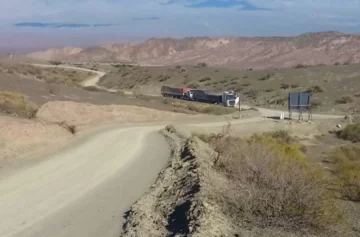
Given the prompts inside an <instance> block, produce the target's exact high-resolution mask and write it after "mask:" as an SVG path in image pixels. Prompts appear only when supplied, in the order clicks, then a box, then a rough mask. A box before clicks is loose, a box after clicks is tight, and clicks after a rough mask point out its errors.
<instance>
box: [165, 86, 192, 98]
mask: <svg viewBox="0 0 360 237" xmlns="http://www.w3.org/2000/svg"><path fill="white" fill-rule="evenodd" d="M189 90H190V88H175V87H170V86H162V87H161V95H162V96H166V97H173V98H182V99H184V98H185V96H186V93H187V92H188V91H189Z"/></svg>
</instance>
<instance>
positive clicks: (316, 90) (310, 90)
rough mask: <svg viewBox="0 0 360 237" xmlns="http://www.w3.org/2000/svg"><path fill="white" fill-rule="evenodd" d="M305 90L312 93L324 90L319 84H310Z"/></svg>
mask: <svg viewBox="0 0 360 237" xmlns="http://www.w3.org/2000/svg"><path fill="white" fill-rule="evenodd" d="M307 92H311V93H313V94H316V93H321V92H324V90H323V89H322V88H321V87H320V86H312V87H310V88H309V89H308V90H307Z"/></svg>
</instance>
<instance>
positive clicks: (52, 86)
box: [46, 83, 57, 95]
mask: <svg viewBox="0 0 360 237" xmlns="http://www.w3.org/2000/svg"><path fill="white" fill-rule="evenodd" d="M46 88H47V90H48V91H49V93H50V94H51V95H55V94H56V92H57V90H56V85H55V84H54V83H47V85H46Z"/></svg>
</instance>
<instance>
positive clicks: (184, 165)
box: [182, 162, 190, 168]
mask: <svg viewBox="0 0 360 237" xmlns="http://www.w3.org/2000/svg"><path fill="white" fill-rule="evenodd" d="M189 166H190V163H189V162H185V163H184V164H183V165H182V167H183V168H186V167H189Z"/></svg>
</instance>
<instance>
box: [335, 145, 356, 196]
mask: <svg viewBox="0 0 360 237" xmlns="http://www.w3.org/2000/svg"><path fill="white" fill-rule="evenodd" d="M331 158H332V159H331V160H332V161H333V162H334V164H335V168H334V174H335V175H336V177H337V178H338V181H339V183H338V187H339V191H340V193H341V195H342V197H343V198H345V199H349V200H351V201H360V147H359V146H353V145H352V146H344V147H340V148H337V149H335V150H334V151H333V153H332V157H331Z"/></svg>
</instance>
